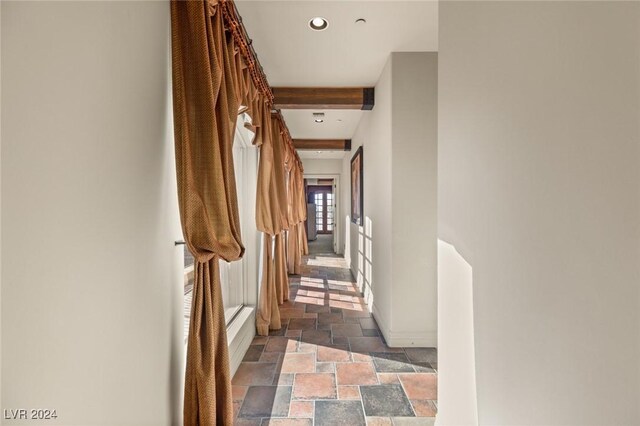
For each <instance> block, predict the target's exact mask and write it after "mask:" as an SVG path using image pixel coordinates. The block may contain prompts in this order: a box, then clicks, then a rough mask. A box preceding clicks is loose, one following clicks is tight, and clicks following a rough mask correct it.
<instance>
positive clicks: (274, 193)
mask: <svg viewBox="0 0 640 426" xmlns="http://www.w3.org/2000/svg"><path fill="white" fill-rule="evenodd" d="M269 114H270V113H269ZM264 120H267V121H269V122H270V124H269V126H270V130H271V131H270V133H268V132H267V130H266V129H265V133H264V135H263V140H262V143H261V145H260V162H259V165H258V193H257V199H256V225H257V227H258V229H259V230H260V231H262V232H263V233H264V234H265V235H264V239H265V244H264V247H263V249H264V250H265V254H264V257H263V259H264V261H263V265H262V268H263V269H262V280H261V285H260V295H259V298H258V310H257V315H256V331H257V333H258V335H261V336H266V335H268V334H269V330H270V329H271V330H275V329H279V328H280V327H281V321H280V311H279V309H278V303H283V302H284V301H285V300H287V299H288V298H289V278H288V276H287V272H286V260H285V254H284V247H283V241H282V239H283V232H284V230H285V229H286V228H287V227H288V224H289V218H288V214H287V206H288V200H287V191H286V184H285V157H286V155H285V150H286V148H287V146H286V143H285V141H284V139H283V129H282V128H281V125H280V122H279V121H278V120H276V119H273V118H271V117H269V118H268V119H267V118H266V117H265V118H264ZM266 241H268V242H269V244H267V243H266ZM272 241H274V243H275V244H274V245H273V244H271V242H272ZM267 252H268V253H267Z"/></svg>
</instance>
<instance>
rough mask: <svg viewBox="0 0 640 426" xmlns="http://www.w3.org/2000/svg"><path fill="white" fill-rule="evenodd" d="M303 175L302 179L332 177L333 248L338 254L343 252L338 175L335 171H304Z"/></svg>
mask: <svg viewBox="0 0 640 426" xmlns="http://www.w3.org/2000/svg"><path fill="white" fill-rule="evenodd" d="M303 177H304V179H333V182H334V185H335V190H334V194H333V200H334V202H335V208H334V212H333V222H334V224H333V250H334V251H335V252H336V253H338V254H343V253H342V252H343V249H342V244H340V242H341V240H340V238H341V237H342V219H341V214H340V201H341V199H340V175H339V174H335V173H304V176H303ZM305 196H306V194H305ZM307 220H308V218H307ZM314 220H315V218H314Z"/></svg>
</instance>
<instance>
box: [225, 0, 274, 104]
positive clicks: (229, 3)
mask: <svg viewBox="0 0 640 426" xmlns="http://www.w3.org/2000/svg"><path fill="white" fill-rule="evenodd" d="M220 3H221V5H222V14H223V16H224V18H225V21H226V24H227V28H228V29H229V30H230V32H231V35H232V36H233V38H234V39H235V41H236V44H237V45H238V47H239V48H240V53H241V54H242V56H243V57H244V59H245V61H246V62H247V66H248V68H249V73H250V74H251V77H252V78H253V81H254V83H255V84H256V86H257V87H258V89H259V90H260V91H261V92H262V94H263V95H264V96H265V97H266V99H267V102H269V105H273V92H272V91H271V86H270V85H269V81H268V80H267V76H266V75H265V73H264V69H263V68H262V64H260V61H259V60H258V54H257V53H256V51H255V49H254V48H253V46H252V44H253V40H251V39H250V38H249V34H248V33H247V29H246V28H245V26H244V24H243V23H242V17H241V16H240V14H239V13H238V9H237V8H236V4H235V2H234V1H233V0H220Z"/></svg>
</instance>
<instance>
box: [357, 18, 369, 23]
mask: <svg viewBox="0 0 640 426" xmlns="http://www.w3.org/2000/svg"><path fill="white" fill-rule="evenodd" d="M366 23H367V20H366V19H364V18H358V19H356V24H366Z"/></svg>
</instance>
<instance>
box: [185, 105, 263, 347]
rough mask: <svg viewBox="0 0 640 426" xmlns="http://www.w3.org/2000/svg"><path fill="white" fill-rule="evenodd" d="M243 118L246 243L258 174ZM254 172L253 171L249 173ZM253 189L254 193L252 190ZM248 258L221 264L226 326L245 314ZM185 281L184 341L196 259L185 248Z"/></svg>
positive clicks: (241, 190)
mask: <svg viewBox="0 0 640 426" xmlns="http://www.w3.org/2000/svg"><path fill="white" fill-rule="evenodd" d="M244 120H245V116H244V114H243V115H242V116H241V117H240V118H239V120H238V126H237V129H236V135H235V139H234V143H233V163H234V169H235V175H236V189H237V194H238V210H239V217H240V232H241V235H242V238H243V242H244V243H246V241H245V240H246V239H249V238H251V237H252V236H255V235H256V233H257V230H256V229H255V222H254V221H253V220H252V219H253V210H254V208H253V207H254V204H253V199H251V197H254V198H255V186H256V170H257V153H256V149H255V148H254V147H253V146H252V145H251V141H250V139H251V137H253V136H252V135H251V134H250V133H249V132H248V130H246V128H245V127H244ZM251 168H253V169H254V170H250V169H251ZM251 189H253V192H252V190H251ZM246 257H247V255H246V253H245V257H244V258H242V259H240V260H237V261H234V262H226V261H224V260H220V286H221V290H222V304H223V307H224V314H225V320H226V322H227V325H229V324H230V323H231V321H232V320H233V319H234V318H235V317H236V315H237V314H238V312H239V311H240V310H242V307H243V306H244V305H245V304H246V303H245V295H247V294H248V284H249V283H248V281H249V279H248V277H247V275H248V273H247V262H248V261H247V260H246ZM184 265H185V279H184V315H185V339H186V336H187V335H188V332H189V319H190V316H191V303H192V297H193V256H192V255H191V253H189V250H188V249H187V248H186V246H185V263H184Z"/></svg>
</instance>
